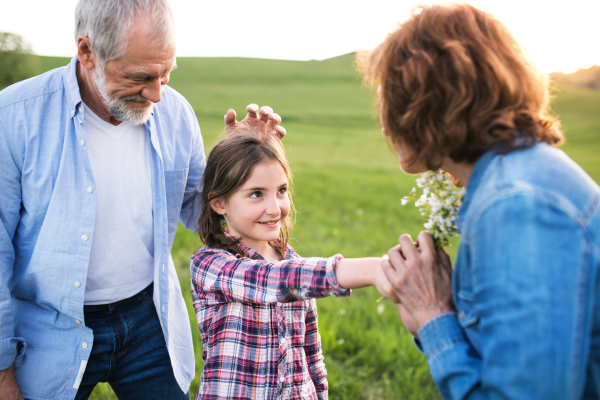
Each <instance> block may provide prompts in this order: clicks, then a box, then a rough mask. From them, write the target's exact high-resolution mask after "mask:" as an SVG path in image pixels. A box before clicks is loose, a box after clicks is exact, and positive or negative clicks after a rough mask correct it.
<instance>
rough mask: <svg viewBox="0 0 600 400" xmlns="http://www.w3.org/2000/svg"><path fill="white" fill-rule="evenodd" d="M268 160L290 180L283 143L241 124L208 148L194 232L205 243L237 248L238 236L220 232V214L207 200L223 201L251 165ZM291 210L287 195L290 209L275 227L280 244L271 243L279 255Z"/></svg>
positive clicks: (282, 251) (288, 230)
mask: <svg viewBox="0 0 600 400" xmlns="http://www.w3.org/2000/svg"><path fill="white" fill-rule="evenodd" d="M268 161H275V162H277V163H279V165H281V167H282V168H283V171H284V172H285V175H286V177H287V179H288V182H289V183H290V184H291V180H292V174H291V170H290V167H289V164H288V162H287V159H286V157H285V153H284V151H283V147H282V146H281V142H280V141H279V140H278V139H276V138H275V137H274V136H273V135H272V134H268V133H265V132H262V131H259V130H257V129H256V128H253V127H250V126H243V127H241V128H238V129H237V130H236V131H234V132H231V133H229V135H228V136H227V137H226V138H225V139H223V140H221V141H219V142H218V143H217V145H216V146H215V147H214V148H213V149H212V151H211V152H210V155H209V156H208V160H207V163H206V170H205V171H204V175H203V177H202V195H201V196H202V209H201V212H200V218H199V219H198V234H199V235H200V239H201V240H202V242H203V243H204V245H205V246H208V247H213V248H218V249H223V250H226V251H229V252H230V253H232V254H238V253H240V252H241V250H240V248H239V247H238V244H237V242H238V241H239V240H241V239H242V238H235V240H231V239H230V238H228V237H227V236H225V235H224V234H223V229H222V227H221V221H222V220H223V216H221V215H219V214H217V213H216V212H215V211H214V210H213V209H212V207H211V206H210V202H211V200H216V199H223V200H225V201H227V199H228V198H229V196H231V195H232V194H233V193H235V191H236V190H238V189H239V188H240V187H241V186H242V185H243V184H244V183H245V182H246V181H247V180H248V178H250V175H251V174H252V170H253V169H254V166H256V165H257V164H260V163H264V162H268ZM288 196H290V192H289V191H288ZM293 213H294V205H293V203H292V199H291V196H290V213H289V214H288V215H287V217H286V218H285V220H284V221H283V223H282V225H281V230H280V231H279V240H280V243H279V244H280V245H279V246H276V247H274V248H275V249H276V250H278V251H279V253H280V254H281V256H282V257H285V249H286V246H287V243H288V242H289V239H290V233H291V228H292V217H293Z"/></svg>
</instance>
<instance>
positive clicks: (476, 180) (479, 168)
mask: <svg viewBox="0 0 600 400" xmlns="http://www.w3.org/2000/svg"><path fill="white" fill-rule="evenodd" d="M499 150H500V146H496V147H495V148H493V149H492V150H490V151H488V152H487V153H484V154H483V155H482V156H481V157H479V159H478V160H477V161H476V162H475V166H474V167H473V172H471V176H470V177H469V183H468V184H467V191H466V193H465V197H463V201H462V205H461V206H460V210H459V211H458V216H457V217H456V226H457V227H458V230H459V231H461V233H462V230H463V222H464V220H465V216H466V214H467V210H468V209H469V204H470V203H471V199H472V198H473V195H474V194H475V192H476V191H477V187H478V186H479V185H480V183H481V179H482V177H483V175H484V173H485V170H486V169H487V167H488V166H489V165H490V163H491V162H492V160H493V159H494V157H495V156H496V155H497V154H498V151H499Z"/></svg>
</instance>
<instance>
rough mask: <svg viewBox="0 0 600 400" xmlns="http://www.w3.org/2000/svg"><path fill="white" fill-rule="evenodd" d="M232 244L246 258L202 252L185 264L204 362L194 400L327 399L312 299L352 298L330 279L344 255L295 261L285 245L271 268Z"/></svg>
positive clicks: (208, 250)
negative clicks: (190, 285)
mask: <svg viewBox="0 0 600 400" xmlns="http://www.w3.org/2000/svg"><path fill="white" fill-rule="evenodd" d="M238 245H239V247H240V250H241V251H240V253H244V252H246V254H248V257H241V256H240V255H239V254H238V255H236V256H234V255H233V254H231V253H229V252H227V251H225V250H220V249H214V248H208V247H204V248H201V249H200V250H198V251H197V252H196V253H195V254H194V255H193V256H192V259H191V266H190V267H191V275H192V297H193V300H194V309H195V310H196V319H197V320H198V328H200V334H201V336H202V346H203V350H202V359H203V360H204V369H203V370H202V376H201V378H200V389H199V390H198V394H197V396H196V400H201V399H202V400H208V399H211V400H212V399H235V400H241V399H253V400H254V399H265V400H266V399H269V400H270V399H315V400H317V399H318V400H322V399H327V388H328V384H327V371H326V369H325V364H324V363H323V355H322V351H321V338H320V336H319V332H318V328H317V304H316V301H315V300H314V299H315V298H320V297H325V296H329V295H332V294H334V295H336V296H349V295H350V293H351V291H350V290H347V289H344V288H342V287H340V286H339V284H338V282H337V279H336V276H335V268H336V267H337V263H338V262H339V260H340V259H342V256H341V255H339V254H338V255H335V256H333V257H330V258H317V257H314V258H300V257H299V256H298V254H296V252H295V251H294V250H293V249H292V248H291V247H290V246H288V247H287V249H286V256H285V259H284V260H281V261H277V262H271V261H267V260H265V259H264V257H263V256H262V255H261V254H260V253H258V252H256V251H254V250H252V249H250V248H248V247H245V246H243V245H242V244H238ZM307 299H311V300H307Z"/></svg>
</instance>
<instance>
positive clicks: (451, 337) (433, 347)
mask: <svg viewBox="0 0 600 400" xmlns="http://www.w3.org/2000/svg"><path fill="white" fill-rule="evenodd" d="M418 334H419V342H420V344H421V349H422V351H423V353H424V354H425V357H427V361H431V360H433V359H434V358H436V357H437V356H439V355H440V354H442V353H443V352H445V351H446V350H448V349H450V348H452V347H454V346H455V345H457V344H459V343H468V341H469V339H468V338H467V336H466V335H465V333H464V331H463V329H462V327H461V326H460V323H459V322H458V317H457V315H456V313H453V312H452V313H445V314H442V315H439V316H437V317H435V318H433V319H431V320H430V321H428V322H427V323H426V324H425V325H423V326H422V327H421V328H419V331H418Z"/></svg>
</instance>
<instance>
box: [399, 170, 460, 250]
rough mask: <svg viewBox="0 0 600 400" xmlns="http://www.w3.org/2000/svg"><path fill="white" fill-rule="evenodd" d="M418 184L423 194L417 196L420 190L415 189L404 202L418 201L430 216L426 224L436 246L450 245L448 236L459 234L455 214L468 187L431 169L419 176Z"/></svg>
mask: <svg viewBox="0 0 600 400" xmlns="http://www.w3.org/2000/svg"><path fill="white" fill-rule="evenodd" d="M417 186H418V187H419V188H421V189H423V194H422V195H421V196H420V197H419V198H417V189H415V188H412V190H411V192H410V195H409V196H404V197H403V198H402V205H403V206H404V205H406V204H408V203H409V202H410V201H411V200H415V199H416V200H415V206H416V207H419V212H420V213H421V215H422V216H424V217H427V222H426V223H425V224H423V226H425V229H427V230H428V231H429V232H430V233H431V235H432V236H433V239H434V240H435V244H436V247H437V248H440V247H444V246H448V245H449V239H450V238H451V237H452V236H454V235H457V234H459V233H460V232H459V231H458V228H457V227H456V223H455V221H456V216H457V215H458V210H459V209H460V206H461V204H462V199H463V196H464V195H465V188H464V187H458V186H457V185H456V182H455V180H454V179H453V178H452V177H451V176H450V175H449V174H448V173H446V172H444V171H442V170H438V171H436V172H434V171H428V172H425V173H423V174H421V176H420V177H419V178H417Z"/></svg>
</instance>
